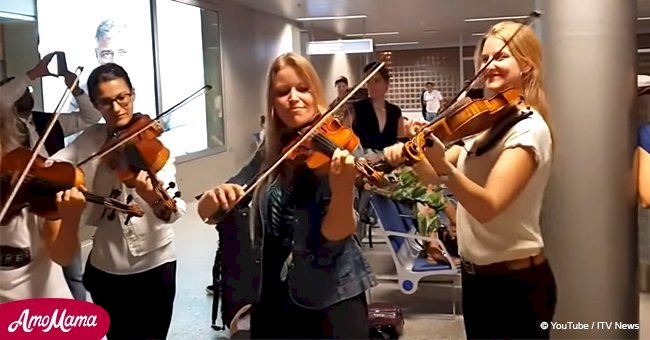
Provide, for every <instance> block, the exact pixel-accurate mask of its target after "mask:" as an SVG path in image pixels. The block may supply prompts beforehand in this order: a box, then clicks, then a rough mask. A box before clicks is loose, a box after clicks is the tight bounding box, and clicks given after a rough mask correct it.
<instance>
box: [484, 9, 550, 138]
mask: <svg viewBox="0 0 650 340" xmlns="http://www.w3.org/2000/svg"><path fill="white" fill-rule="evenodd" d="M522 26H523V27H522ZM520 27H521V29H520V30H519V33H517V35H516V36H515V37H514V38H513V39H512V40H511V41H510V43H508V48H509V49H510V52H511V53H512V56H513V57H514V58H515V60H517V63H518V64H519V66H520V68H522V69H524V67H525V66H527V67H529V68H530V70H529V71H527V72H523V73H522V76H521V77H522V83H523V87H524V98H525V100H526V103H528V104H529V105H530V106H531V107H534V108H535V109H537V111H538V112H539V113H540V114H541V115H542V117H543V118H544V120H545V121H546V124H547V125H548V126H549V129H551V119H550V117H549V112H548V111H549V109H548V102H547V100H546V92H545V90H544V71H543V69H542V44H541V42H540V41H539V39H538V38H537V35H535V32H534V31H533V30H532V29H531V28H530V26H528V25H523V24H521V23H518V22H513V21H502V22H500V23H498V24H495V25H494V26H492V27H491V28H490V29H489V30H488V31H487V32H485V34H484V35H483V37H482V38H481V40H480V41H479V43H478V45H477V46H476V50H475V53H474V63H475V67H476V70H478V69H479V68H480V66H481V53H482V51H483V45H484V44H485V41H486V40H487V39H488V38H489V37H494V38H497V39H499V40H501V41H503V42H506V41H507V40H508V39H510V37H512V36H513V35H514V34H515V32H516V31H517V29H519V28H520ZM551 131H552V129H551Z"/></svg>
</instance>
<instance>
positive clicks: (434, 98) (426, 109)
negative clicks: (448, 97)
mask: <svg viewBox="0 0 650 340" xmlns="http://www.w3.org/2000/svg"><path fill="white" fill-rule="evenodd" d="M442 100H443V97H442V93H440V91H438V90H436V89H434V88H433V83H432V82H430V81H429V82H427V84H426V90H425V91H424V92H422V96H421V101H422V112H423V114H424V119H425V120H426V121H429V122H430V121H432V120H433V119H434V118H435V117H436V114H438V110H439V109H440V103H441V102H442Z"/></svg>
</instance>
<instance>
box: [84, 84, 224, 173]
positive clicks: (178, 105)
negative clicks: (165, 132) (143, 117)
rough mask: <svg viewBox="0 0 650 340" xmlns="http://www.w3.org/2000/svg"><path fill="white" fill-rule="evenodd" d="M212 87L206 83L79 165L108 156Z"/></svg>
mask: <svg viewBox="0 0 650 340" xmlns="http://www.w3.org/2000/svg"><path fill="white" fill-rule="evenodd" d="M210 89H212V86H211V85H204V86H203V87H202V88H200V89H199V90H198V91H196V92H194V93H192V94H191V95H190V96H188V97H187V98H185V99H183V100H182V101H180V102H179V103H178V104H176V105H174V106H172V107H171V108H170V109H168V110H167V111H165V112H163V113H161V114H159V115H157V116H156V117H155V118H154V119H152V120H151V122H149V123H147V124H145V125H144V126H143V127H141V128H140V129H138V130H137V131H135V132H133V133H130V134H128V135H127V136H126V137H124V138H122V139H121V140H119V141H117V142H116V143H114V144H113V145H111V146H109V147H108V148H106V150H103V151H102V150H99V151H97V152H95V153H93V154H92V155H90V156H89V157H88V158H86V159H84V160H83V161H81V162H79V163H78V164H77V166H78V167H80V166H82V165H84V164H86V163H88V162H90V161H92V160H93V159H96V158H99V157H104V156H106V155H107V154H109V153H110V152H112V151H113V150H115V149H117V148H118V147H120V146H122V145H123V144H125V143H126V142H128V141H129V140H131V139H133V138H134V137H136V136H138V135H139V134H140V133H142V132H144V131H146V130H147V129H149V128H150V127H152V126H153V125H154V124H156V123H157V122H158V119H160V118H161V117H162V116H164V115H167V114H169V113H171V112H173V111H175V110H178V109H179V108H180V107H181V106H183V105H185V104H187V103H188V102H189V101H191V100H193V99H194V98H196V97H198V96H200V95H201V94H203V93H204V92H206V91H209V90H210Z"/></svg>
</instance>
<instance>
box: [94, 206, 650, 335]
mask: <svg viewBox="0 0 650 340" xmlns="http://www.w3.org/2000/svg"><path fill="white" fill-rule="evenodd" d="M174 230H175V232H176V247H177V254H178V272H177V282H178V286H177V293H176V302H175V309H174V316H173V319H172V326H171V330H170V333H169V339H171V340H176V339H179V340H180V339H183V340H185V339H191V340H204V339H223V338H224V337H225V336H226V334H224V333H221V332H216V331H214V330H213V329H212V328H210V321H211V320H210V313H211V308H212V307H211V306H212V297H211V296H209V295H207V294H206V291H205V287H206V285H208V284H209V283H210V281H211V272H212V262H213V259H214V253H215V251H216V245H217V233H216V231H215V230H214V229H213V227H211V226H208V225H205V224H203V223H202V222H201V221H200V219H199V218H198V216H197V215H196V213H195V207H194V204H193V203H192V204H190V205H189V207H188V213H187V215H186V216H184V217H183V218H182V219H181V220H180V221H178V223H176V224H175V226H174ZM87 251H88V247H84V255H86V253H87ZM84 258H85V256H84ZM451 292H452V290H451V289H450V288H446V286H441V285H438V284H432V285H430V286H421V287H420V293H416V294H414V295H411V296H408V295H404V294H402V293H400V292H399V291H398V290H397V288H396V287H395V286H394V285H391V284H388V283H386V284H381V285H380V286H379V287H377V288H375V289H373V291H372V294H371V297H372V300H373V301H393V302H398V301H399V304H400V305H401V306H403V308H404V312H405V314H406V326H405V334H404V336H403V337H402V338H403V339H414V340H419V339H422V340H424V339H464V338H465V335H464V330H463V321H462V316H458V317H456V318H455V319H454V318H450V317H448V316H445V315H433V314H431V313H432V312H434V313H451V312H452V309H451V304H450V302H449V301H450V299H449V294H450V293H451ZM456 294H457V301H460V298H459V294H458V291H457V290H456ZM458 304H459V303H457V306H458ZM640 308H641V309H640V312H641V314H640V320H641V334H640V338H641V339H650V329H649V328H650V325H649V324H648V321H650V294H641V306H640ZM646 320H648V321H646ZM644 321H645V323H644ZM644 325H645V328H644Z"/></svg>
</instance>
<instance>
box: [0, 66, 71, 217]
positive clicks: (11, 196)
mask: <svg viewBox="0 0 650 340" xmlns="http://www.w3.org/2000/svg"><path fill="white" fill-rule="evenodd" d="M83 69H84V68H83V66H78V67H77V69H76V70H75V72H74V75H75V80H74V81H73V82H72V85H71V86H70V87H69V88H68V87H67V86H66V89H65V91H64V92H63V96H61V99H60V100H59V103H58V104H57V105H56V108H55V109H54V112H53V114H52V117H50V120H49V122H48V123H47V128H46V129H45V132H44V133H43V134H42V135H41V136H40V137H39V139H38V142H36V145H35V146H34V149H33V150H32V156H31V157H30V158H29V161H28V162H27V165H25V169H23V171H22V172H21V174H20V177H19V178H18V181H17V182H16V183H15V184H14V187H13V189H12V190H11V194H9V198H8V199H7V201H6V202H5V204H4V205H3V206H2V210H1V211H0V221H2V220H3V219H4V217H5V215H6V214H7V211H8V210H9V206H10V205H11V203H12V202H13V200H14V198H15V197H16V194H17V193H18V190H19V189H20V186H21V185H22V184H23V182H24V181H25V178H26V177H27V173H29V170H30V169H31V168H32V165H34V161H36V158H37V157H38V155H39V153H40V152H41V150H42V149H43V146H44V145H45V140H46V139H47V137H48V136H49V135H50V133H51V132H52V129H53V128H54V124H56V122H57V120H58V119H59V116H60V115H61V108H62V106H63V103H65V102H66V101H67V100H68V97H70V94H71V93H72V91H73V90H74V89H75V88H76V87H78V86H79V76H80V75H81V72H83Z"/></svg>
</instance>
